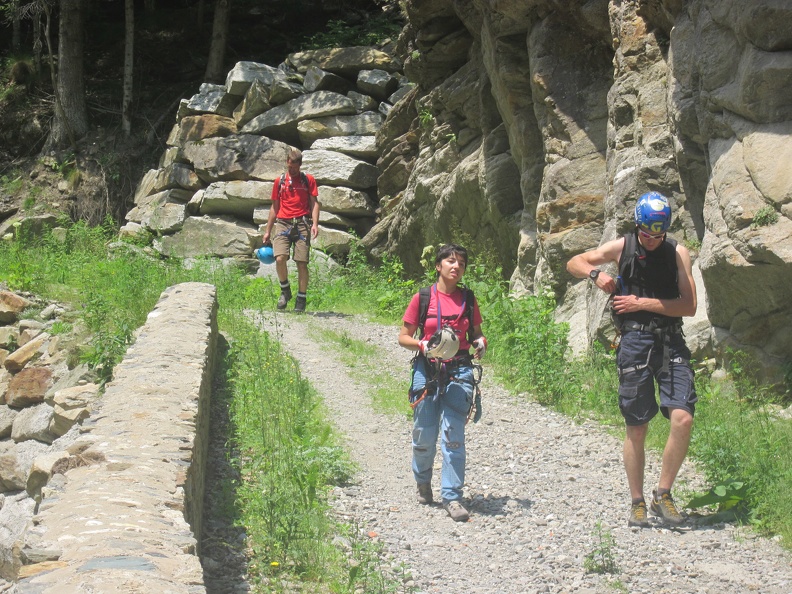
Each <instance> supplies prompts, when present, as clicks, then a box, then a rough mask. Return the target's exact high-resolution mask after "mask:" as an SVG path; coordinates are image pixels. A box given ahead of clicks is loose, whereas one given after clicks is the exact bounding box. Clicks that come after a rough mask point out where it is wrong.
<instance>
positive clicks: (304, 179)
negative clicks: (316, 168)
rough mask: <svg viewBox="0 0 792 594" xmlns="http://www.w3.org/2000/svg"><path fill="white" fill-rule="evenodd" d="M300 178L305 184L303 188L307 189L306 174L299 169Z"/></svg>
mask: <svg viewBox="0 0 792 594" xmlns="http://www.w3.org/2000/svg"><path fill="white" fill-rule="evenodd" d="M300 178H301V179H302V183H303V185H304V186H305V190H306V191H308V176H307V175H305V173H303V172H302V171H300Z"/></svg>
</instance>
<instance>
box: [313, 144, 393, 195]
mask: <svg viewBox="0 0 792 594" xmlns="http://www.w3.org/2000/svg"><path fill="white" fill-rule="evenodd" d="M303 169H304V170H305V171H307V172H309V173H311V174H312V175H313V176H314V177H315V178H316V182H317V183H318V184H326V185H330V186H345V187H348V188H353V189H356V190H365V189H368V188H373V187H375V186H376V185H377V176H378V174H379V172H378V171H377V168H376V167H375V166H374V165H371V164H370V163H366V162H365V161H360V160H358V159H353V158H352V157H349V156H347V155H343V154H341V153H336V152H335V151H325V150H313V149H311V150H307V151H305V152H303Z"/></svg>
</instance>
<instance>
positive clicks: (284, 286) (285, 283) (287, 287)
mask: <svg viewBox="0 0 792 594" xmlns="http://www.w3.org/2000/svg"><path fill="white" fill-rule="evenodd" d="M280 287H281V291H284V292H285V291H291V286H290V285H289V281H287V280H285V281H280Z"/></svg>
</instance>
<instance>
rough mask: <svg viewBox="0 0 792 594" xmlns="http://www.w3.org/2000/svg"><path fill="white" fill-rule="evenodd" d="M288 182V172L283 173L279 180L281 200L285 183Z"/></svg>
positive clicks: (279, 196)
mask: <svg viewBox="0 0 792 594" xmlns="http://www.w3.org/2000/svg"><path fill="white" fill-rule="evenodd" d="M285 183H286V174H285V173H281V176H280V179H279V180H278V200H280V198H281V196H282V195H283V185H284V184H285Z"/></svg>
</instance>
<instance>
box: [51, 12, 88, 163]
mask: <svg viewBox="0 0 792 594" xmlns="http://www.w3.org/2000/svg"><path fill="white" fill-rule="evenodd" d="M84 12H85V0H60V25H59V27H58V36H59V41H58V58H59V59H58V82H57V88H56V89H55V105H56V109H55V121H54V122H53V124H52V130H51V131H50V136H49V138H48V139H47V143H46V146H45V149H51V148H63V147H64V146H65V145H66V143H67V141H68V143H69V144H71V145H72V147H75V145H76V141H77V140H79V139H80V138H82V137H83V136H85V133H86V132H88V107H87V105H86V101H85V85H84V83H83V71H84V68H83V17H84ZM58 105H60V109H58Z"/></svg>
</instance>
